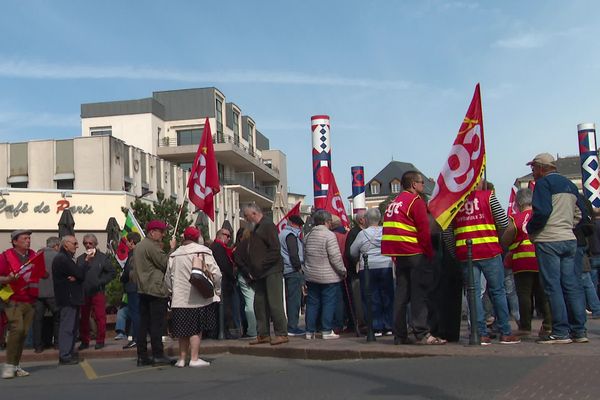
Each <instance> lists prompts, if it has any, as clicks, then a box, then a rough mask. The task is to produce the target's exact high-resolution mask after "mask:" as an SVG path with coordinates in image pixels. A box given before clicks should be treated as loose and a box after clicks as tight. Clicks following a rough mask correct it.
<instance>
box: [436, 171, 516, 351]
mask: <svg viewBox="0 0 600 400" xmlns="http://www.w3.org/2000/svg"><path fill="white" fill-rule="evenodd" d="M482 187H483V181H482V182H480V183H479V185H478V186H477V189H476V190H474V191H473V192H471V194H469V196H468V197H467V199H466V201H465V203H464V204H463V206H462V207H461V209H460V210H459V211H458V213H457V214H456V216H455V217H454V220H453V221H452V224H451V233H453V234H454V243H453V244H454V245H455V252H456V258H457V259H458V261H460V262H461V264H462V266H463V275H464V281H465V282H467V277H468V275H467V274H468V269H467V243H466V241H467V239H471V240H472V241H473V248H472V250H473V253H472V259H473V272H474V277H475V291H476V296H475V303H476V307H477V325H478V328H479V335H480V337H481V345H483V346H486V345H489V344H491V343H492V340H491V338H490V335H489V332H488V328H487V325H486V321H485V313H484V309H483V301H482V294H481V292H482V288H481V276H482V275H483V276H484V277H485V280H486V282H487V291H488V293H489V296H490V300H491V301H492V304H493V306H494V312H495V314H496V321H497V325H498V328H499V329H500V343H501V344H515V343H520V342H521V340H520V339H519V338H518V337H516V336H514V335H513V334H512V328H511V326H510V323H509V320H508V301H507V298H506V289H505V288H504V264H503V262H502V247H501V246H500V241H499V239H498V237H499V233H500V234H501V233H502V232H503V231H504V229H506V226H507V225H508V218H507V217H506V214H505V213H504V210H503V209H502V206H501V205H500V203H499V202H498V199H497V198H496V196H495V195H494V192H492V191H491V190H482ZM447 232H448V231H447Z"/></svg>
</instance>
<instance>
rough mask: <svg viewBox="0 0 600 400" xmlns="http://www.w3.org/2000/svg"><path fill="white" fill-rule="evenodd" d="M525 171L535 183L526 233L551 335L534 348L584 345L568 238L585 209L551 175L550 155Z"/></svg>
mask: <svg viewBox="0 0 600 400" xmlns="http://www.w3.org/2000/svg"><path fill="white" fill-rule="evenodd" d="M527 165H529V166H530V167H531V172H532V174H533V178H534V179H535V190H534V191H533V201H532V206H533V213H532V215H531V219H530V220H529V222H528V223H527V232H528V233H529V238H530V239H531V241H532V242H533V243H534V244H535V253H536V256H537V260H538V263H539V268H540V275H541V277H542V284H543V286H544V291H545V292H546V296H548V301H549V302H550V311H551V312H552V333H551V334H550V335H548V336H547V337H545V338H543V339H540V340H539V341H538V343H542V344H567V343H571V342H573V341H574V342H577V343H586V342H588V338H587V334H586V328H585V323H586V316H585V297H584V292H583V287H582V286H581V281H580V279H579V274H577V267H576V266H575V252H576V251H577V240H576V238H575V234H574V233H573V228H575V226H576V225H577V223H579V221H580V220H581V219H582V215H585V206H584V205H583V204H582V203H581V202H580V201H579V197H578V194H579V191H578V190H577V187H576V186H575V184H573V182H571V181H569V180H568V179H567V178H565V177H564V176H562V175H560V174H559V173H558V172H557V171H556V160H555V159H554V157H553V156H552V154H548V153H541V154H538V155H537V156H535V157H534V158H533V160H531V161H529V162H528V163H527Z"/></svg>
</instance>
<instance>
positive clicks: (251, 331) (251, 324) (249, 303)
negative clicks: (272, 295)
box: [238, 274, 256, 337]
mask: <svg viewBox="0 0 600 400" xmlns="http://www.w3.org/2000/svg"><path fill="white" fill-rule="evenodd" d="M238 285H239V287H240V292H241V293H242V297H243V298H244V315H245V316H246V323H247V325H248V327H247V329H246V336H250V337H254V336H256V316H255V315H254V289H253V288H252V287H251V286H250V285H249V284H248V282H247V281H246V279H245V278H244V276H243V275H242V274H238Z"/></svg>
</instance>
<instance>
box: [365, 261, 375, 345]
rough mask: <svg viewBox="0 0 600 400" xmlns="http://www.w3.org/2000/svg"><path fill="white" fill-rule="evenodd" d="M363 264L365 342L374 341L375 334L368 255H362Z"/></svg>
mask: <svg viewBox="0 0 600 400" xmlns="http://www.w3.org/2000/svg"><path fill="white" fill-rule="evenodd" d="M363 260H364V262H365V293H366V295H367V296H366V297H367V342H374V341H375V333H374V332H373V310H372V300H371V279H370V277H369V255H368V254H363Z"/></svg>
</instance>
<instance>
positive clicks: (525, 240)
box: [508, 210, 540, 274]
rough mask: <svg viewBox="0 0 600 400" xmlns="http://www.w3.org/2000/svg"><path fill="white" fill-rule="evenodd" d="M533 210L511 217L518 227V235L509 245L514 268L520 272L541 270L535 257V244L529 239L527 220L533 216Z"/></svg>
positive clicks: (516, 271)
mask: <svg viewBox="0 0 600 400" xmlns="http://www.w3.org/2000/svg"><path fill="white" fill-rule="evenodd" d="M531 213H532V210H526V211H522V212H519V213H516V214H513V215H512V216H511V217H510V219H511V221H512V222H513V223H514V224H515V227H516V228H517V235H516V237H515V240H513V243H512V244H511V245H510V246H509V247H508V250H510V252H511V253H512V263H511V266H512V270H513V272H514V273H515V274H516V273H518V272H539V270H540V267H539V266H538V262H537V258H536V257H535V246H534V245H533V243H531V241H530V240H529V235H528V234H527V229H526V227H527V222H529V219H530V218H531Z"/></svg>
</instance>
